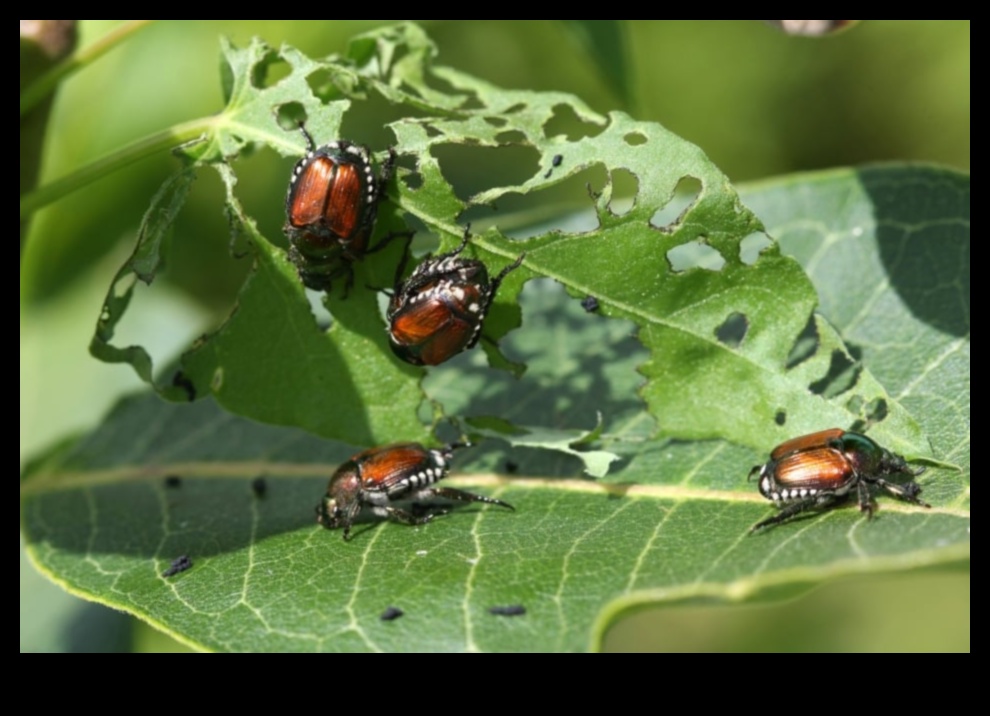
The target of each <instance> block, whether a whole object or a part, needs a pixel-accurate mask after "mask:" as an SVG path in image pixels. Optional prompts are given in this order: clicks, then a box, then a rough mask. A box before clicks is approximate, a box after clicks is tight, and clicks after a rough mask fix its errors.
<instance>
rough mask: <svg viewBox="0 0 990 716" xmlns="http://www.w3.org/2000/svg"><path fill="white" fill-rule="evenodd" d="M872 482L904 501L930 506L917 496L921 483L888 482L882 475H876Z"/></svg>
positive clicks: (919, 492)
mask: <svg viewBox="0 0 990 716" xmlns="http://www.w3.org/2000/svg"><path fill="white" fill-rule="evenodd" d="M874 482H875V483H876V485H877V487H879V488H880V489H881V490H884V491H885V492H886V493H887V494H889V495H893V496H894V497H896V498H898V499H901V500H904V501H905V502H912V503H914V504H916V505H921V506H922V507H931V505H929V504H928V503H927V502H925V501H924V500H922V499H921V498H920V497H918V495H920V494H921V485H919V484H918V483H916V482H909V483H907V484H905V485H898V484H897V483H895V482H888V481H887V480H884V479H883V478H882V477H878V478H877V479H876V480H874Z"/></svg>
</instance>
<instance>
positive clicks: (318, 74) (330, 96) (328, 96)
mask: <svg viewBox="0 0 990 716" xmlns="http://www.w3.org/2000/svg"><path fill="white" fill-rule="evenodd" d="M306 84H308V85H309V89H310V91H311V92H312V93H313V94H314V95H315V96H316V97H318V98H319V99H320V101H321V102H323V103H324V104H327V103H328V102H331V101H333V100H335V99H339V98H340V97H341V94H342V93H341V91H340V88H339V87H337V85H335V84H334V82H333V75H331V74H330V73H329V72H327V71H326V70H322V69H321V70H316V71H314V72H311V73H309V75H307V76H306Z"/></svg>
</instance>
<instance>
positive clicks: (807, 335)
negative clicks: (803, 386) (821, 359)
mask: <svg viewBox="0 0 990 716" xmlns="http://www.w3.org/2000/svg"><path fill="white" fill-rule="evenodd" d="M818 345H819V340H818V326H817V325H815V315H814V314H811V315H810V316H809V317H808V322H807V323H806V324H804V328H802V329H801V333H800V334H799V335H798V337H797V339H796V340H795V341H794V346H793V347H792V348H791V352H790V355H788V356H787V364H786V366H785V368H786V370H790V369H791V368H793V367H794V366H796V365H798V364H800V363H803V362H804V361H806V360H808V359H809V358H811V356H813V355H814V354H815V351H817V350H818Z"/></svg>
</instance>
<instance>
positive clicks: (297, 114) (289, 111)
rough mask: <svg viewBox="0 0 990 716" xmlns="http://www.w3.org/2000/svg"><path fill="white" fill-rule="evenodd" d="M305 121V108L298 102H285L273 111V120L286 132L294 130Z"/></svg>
mask: <svg viewBox="0 0 990 716" xmlns="http://www.w3.org/2000/svg"><path fill="white" fill-rule="evenodd" d="M305 121H306V108H305V107H303V106H302V105H301V104H300V103H299V102H286V103H285V104H281V105H279V107H278V109H277V110H276V111H275V122H276V123H277V124H278V126H279V127H281V128H282V129H284V130H285V131H287V132H296V131H298V130H299V125H300V124H302V123H304V122H305Z"/></svg>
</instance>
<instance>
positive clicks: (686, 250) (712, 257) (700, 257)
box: [667, 239, 725, 271]
mask: <svg viewBox="0 0 990 716" xmlns="http://www.w3.org/2000/svg"><path fill="white" fill-rule="evenodd" d="M667 262H668V263H669V264H670V268H671V269H673V270H674V271H687V270H688V269H692V268H701V269H708V270H709V271H721V270H722V267H723V266H725V259H724V258H722V254H720V253H719V252H718V251H716V250H715V249H713V248H712V247H711V246H709V245H708V244H706V243H704V239H695V240H694V241H688V242H687V243H686V244H681V245H680V246H675V247H674V248H672V249H671V250H670V251H668V252H667Z"/></svg>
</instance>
